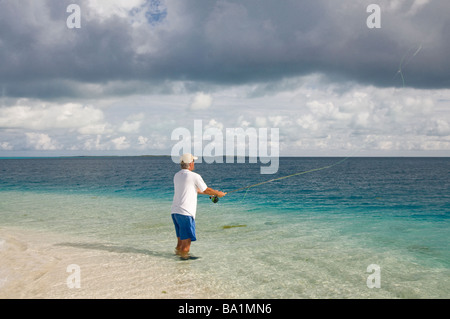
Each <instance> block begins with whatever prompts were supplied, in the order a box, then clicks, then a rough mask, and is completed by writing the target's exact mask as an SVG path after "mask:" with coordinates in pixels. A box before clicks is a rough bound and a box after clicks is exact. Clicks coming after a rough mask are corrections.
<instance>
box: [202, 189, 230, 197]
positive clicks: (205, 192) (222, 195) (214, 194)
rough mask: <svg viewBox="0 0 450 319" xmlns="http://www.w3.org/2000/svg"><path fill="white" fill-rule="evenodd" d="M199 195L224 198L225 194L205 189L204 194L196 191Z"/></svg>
mask: <svg viewBox="0 0 450 319" xmlns="http://www.w3.org/2000/svg"><path fill="white" fill-rule="evenodd" d="M198 193H199V194H204V195H212V196H217V197H224V196H225V195H226V194H227V193H224V192H221V191H217V190H215V189H212V188H209V187H208V188H207V189H205V191H204V192H200V190H198Z"/></svg>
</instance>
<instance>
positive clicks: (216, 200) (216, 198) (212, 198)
mask: <svg viewBox="0 0 450 319" xmlns="http://www.w3.org/2000/svg"><path fill="white" fill-rule="evenodd" d="M349 158H350V156H349V157H346V158H344V159H342V160H340V161H338V162H336V163H334V164H332V165H327V166H324V167H319V168H313V169H310V170H307V171H303V172H298V173H294V174H291V175H286V176H282V177H277V178H273V179H270V180H267V181H264V182H260V183H256V184H253V185H249V186H244V187H240V188H236V189H234V190H232V191H229V192H227V194H230V193H234V192H239V191H242V190H244V189H247V190H248V189H250V188H253V187H256V186H260V185H263V184H267V183H271V182H275V181H279V180H282V179H285V178H290V177H294V176H298V175H303V174H307V173H312V172H317V171H321V170H324V169H329V168H332V167H334V166H336V165H339V164H341V163H343V162H345V161H346V160H348V159H349ZM209 198H210V199H211V201H212V202H213V203H214V204H216V203H217V202H218V201H219V197H217V196H216V195H214V196H210V197H209Z"/></svg>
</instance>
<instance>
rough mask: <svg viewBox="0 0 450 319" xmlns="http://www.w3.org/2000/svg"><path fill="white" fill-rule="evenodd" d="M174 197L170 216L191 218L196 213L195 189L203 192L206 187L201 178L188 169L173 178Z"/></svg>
mask: <svg viewBox="0 0 450 319" xmlns="http://www.w3.org/2000/svg"><path fill="white" fill-rule="evenodd" d="M173 185H174V189H175V191H174V195H173V202H172V214H180V215H186V216H192V217H193V218H194V219H195V213H196V212H197V189H199V190H200V191H202V192H204V191H205V190H206V189H207V188H208V186H206V183H205V182H204V181H203V178H202V177H201V176H200V175H199V174H197V173H194V172H192V171H190V170H188V169H182V170H181V171H179V172H178V173H176V174H175V176H174V177H173Z"/></svg>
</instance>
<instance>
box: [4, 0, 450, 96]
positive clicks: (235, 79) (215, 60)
mask: <svg viewBox="0 0 450 319" xmlns="http://www.w3.org/2000/svg"><path fill="white" fill-rule="evenodd" d="M373 2H374V1H272V0H271V1H269V0H267V1H256V0H251V1H217V2H215V1H210V0H207V1H206V0H205V1H194V0H192V1H166V2H164V1H161V2H159V1H155V0H153V1H146V2H142V3H141V5H139V6H137V7H136V8H135V9H133V10H130V12H129V14H128V15H125V16H124V15H122V16H118V15H109V16H108V15H105V16H104V17H102V16H101V15H99V14H95V13H94V11H93V10H94V9H93V8H92V6H91V5H90V3H89V1H87V0H86V1H66V0H64V1H60V0H41V1H35V0H33V1H31V0H29V1H26V0H21V1H0V85H1V86H2V90H3V92H4V94H6V95H8V96H34V97H36V96H37V97H45V96H47V97H52V96H55V97H56V96H77V95H82V94H83V90H82V88H80V87H77V85H76V83H78V85H80V83H81V84H107V83H108V82H111V81H113V82H115V83H116V84H117V83H121V82H122V83H127V82H130V81H134V82H135V81H138V82H139V81H141V82H143V83H145V85H138V88H137V89H136V88H132V87H130V86H129V85H126V84H124V89H123V90H120V89H118V90H117V91H114V92H110V91H108V90H106V91H102V92H101V93H99V94H106V92H109V94H114V93H117V92H121V93H119V94H125V93H126V92H131V93H132V92H136V90H137V91H139V90H141V89H142V90H147V89H149V90H151V89H150V88H151V87H158V86H159V87H163V86H167V85H168V86H170V82H171V81H186V83H192V82H198V83H209V84H215V85H227V84H243V83H249V82H270V81H277V80H280V79H283V78H287V77H291V76H299V75H307V74H311V73H322V74H324V75H325V76H326V77H327V78H328V79H329V80H334V81H354V82H359V83H361V84H371V85H375V86H380V87H387V86H402V85H405V86H410V87H415V88H448V87H450V76H449V74H450V64H449V63H448V61H447V60H448V52H449V49H450V47H449V46H450V41H449V40H450V39H449V36H448V34H450V22H449V19H448V14H449V13H450V2H448V1H444V0H442V1H438V0H435V1H429V2H428V1H425V0H422V1H401V0H397V1H378V3H379V5H380V7H381V10H382V11H381V28H380V29H369V28H368V27H367V25H366V19H367V17H368V16H369V13H367V12H366V8H367V6H368V5H369V4H370V3H373ZM70 3H78V4H79V5H80V7H81V9H82V16H81V18H82V27H81V28H80V29H68V28H67V26H66V19H67V16H68V15H69V13H66V8H67V6H68V5H69V4H70ZM161 8H163V9H161ZM139 12H143V13H144V15H143V16H144V17H145V21H144V22H145V24H144V25H138V26H136V25H132V22H133V19H134V15H136V16H137V14H138V13H139ZM414 53H417V54H415V55H414ZM399 69H401V70H402V73H401V74H400V73H398V72H397V71H398V70H399ZM117 85H118V84H117ZM161 90H165V91H167V92H170V89H167V88H166V89H159V91H161ZM92 94H94V93H92Z"/></svg>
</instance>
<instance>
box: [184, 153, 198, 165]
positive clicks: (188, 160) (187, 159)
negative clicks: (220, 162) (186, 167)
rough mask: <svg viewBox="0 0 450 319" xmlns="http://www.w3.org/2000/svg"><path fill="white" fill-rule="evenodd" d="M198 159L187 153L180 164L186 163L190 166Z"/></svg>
mask: <svg viewBox="0 0 450 319" xmlns="http://www.w3.org/2000/svg"><path fill="white" fill-rule="evenodd" d="M196 159H198V157H197V156H194V155H192V154H190V153H185V154H183V155H182V156H181V158H180V163H186V164H190V163H192V162H193V161H194V160H196Z"/></svg>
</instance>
